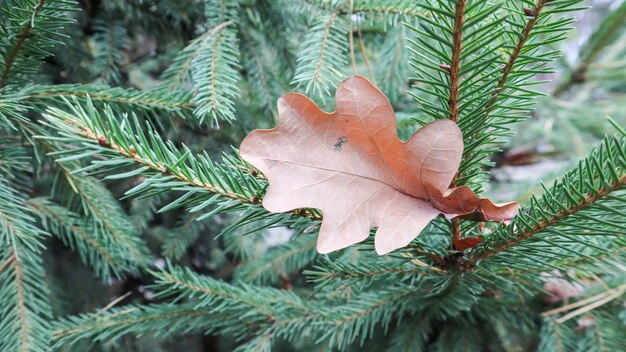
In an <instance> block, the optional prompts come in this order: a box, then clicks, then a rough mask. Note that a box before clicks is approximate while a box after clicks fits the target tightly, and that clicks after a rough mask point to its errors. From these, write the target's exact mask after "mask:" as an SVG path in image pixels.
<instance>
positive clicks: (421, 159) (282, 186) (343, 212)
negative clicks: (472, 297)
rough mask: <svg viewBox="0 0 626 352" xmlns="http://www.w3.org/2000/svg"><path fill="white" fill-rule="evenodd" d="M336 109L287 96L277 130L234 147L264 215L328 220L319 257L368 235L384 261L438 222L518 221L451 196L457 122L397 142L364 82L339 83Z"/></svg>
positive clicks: (509, 206)
mask: <svg viewBox="0 0 626 352" xmlns="http://www.w3.org/2000/svg"><path fill="white" fill-rule="evenodd" d="M336 102H337V110H336V111H335V112H333V113H326V112H324V111H322V110H321V109H320V108H319V107H318V106H317V105H315V103H314V102H313V101H311V100H310V99H309V98H307V97H306V96H304V95H302V94H298V93H288V94H285V95H283V96H282V97H281V98H280V99H279V100H278V111H279V123H278V127H276V128H274V129H271V130H256V131H253V132H252V133H250V134H249V135H248V136H247V137H246V138H245V140H244V141H243V142H242V144H241V148H240V149H241V156H242V157H243V158H244V159H245V160H246V161H247V162H249V163H250V164H252V165H254V166H255V167H256V168H258V169H259V170H260V171H261V172H263V173H264V174H265V175H266V176H267V179H268V181H269V188H268V190H267V193H266V194H265V196H264V197H263V200H262V202H263V206H264V207H265V208H266V209H267V210H269V211H271V212H286V211H292V210H294V209H299V208H317V209H320V210H321V211H322V212H323V213H324V218H323V221H322V226H321V229H320V233H319V237H318V241H317V250H318V251H319V252H320V253H328V252H332V251H335V250H338V249H341V248H345V247H348V246H350V245H352V244H355V243H357V242H360V241H363V240H365V239H366V238H367V237H368V236H369V232H370V229H371V228H372V227H377V228H378V229H377V231H376V237H375V241H374V242H375V247H376V251H377V252H378V253H379V254H385V253H389V252H391V251H393V250H395V249H398V248H401V247H404V246H406V245H407V244H409V242H411V241H412V240H413V239H414V238H415V237H416V236H417V235H419V233H420V232H421V231H422V230H423V229H424V228H425V227H426V225H428V223H429V222H430V221H431V220H432V219H434V218H435V217H436V216H438V215H440V214H442V215H444V216H445V217H447V218H454V217H463V216H469V217H472V218H473V219H476V220H481V221H501V220H510V219H511V218H512V217H514V216H515V215H516V214H517V208H518V205H517V203H506V204H501V205H497V204H494V203H493V202H491V201H490V200H488V199H481V198H478V197H477V196H476V195H475V194H474V192H473V191H472V190H471V189H470V188H468V187H466V186H462V187H457V188H451V189H449V188H448V187H449V186H450V183H451V182H452V179H453V178H454V175H455V174H456V172H457V170H458V168H459V165H460V163H461V156H462V155H463V135H462V134H461V130H460V129H459V127H458V126H457V125H456V123H454V122H452V121H450V120H438V121H435V122H431V123H429V124H428V125H426V126H424V127H422V128H421V129H420V130H419V131H417V132H416V133H415V134H414V135H413V137H411V139H409V140H408V141H407V142H406V143H405V142H401V141H400V140H399V139H398V134H397V131H396V119H395V114H394V112H393V109H392V107H391V104H390V103H389V101H388V100H387V98H386V97H385V96H384V95H383V93H382V92H381V91H380V90H378V88H376V87H375V86H374V85H373V84H372V83H371V82H370V81H368V80H367V79H365V78H364V77H360V76H354V77H351V78H348V79H346V80H344V81H343V82H341V84H339V86H338V87H337V93H336ZM346 143H349V146H350V148H345V146H346V145H348V144H346Z"/></svg>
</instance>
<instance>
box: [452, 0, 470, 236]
mask: <svg viewBox="0 0 626 352" xmlns="http://www.w3.org/2000/svg"><path fill="white" fill-rule="evenodd" d="M466 6H467V0H458V1H457V3H456V9H455V12H454V29H453V31H452V58H451V59H450V100H449V101H448V108H449V110H450V120H452V121H454V122H456V123H458V122H459V73H460V71H461V54H462V51H463V23H464V22H465V17H464V15H465V7H466ZM457 176H458V175H457ZM456 179H457V177H456V176H455V178H454V180H453V181H452V185H453V186H455V185H456ZM450 230H451V231H452V243H454V242H455V241H459V240H461V239H462V236H461V222H460V220H459V219H452V221H451V223H450ZM453 246H454V244H453Z"/></svg>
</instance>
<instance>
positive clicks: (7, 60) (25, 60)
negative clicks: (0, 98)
mask: <svg viewBox="0 0 626 352" xmlns="http://www.w3.org/2000/svg"><path fill="white" fill-rule="evenodd" d="M75 6H76V3H75V2H74V1H73V0H25V1H20V2H17V1H14V0H12V1H5V2H4V3H3V4H0V11H1V12H2V13H4V15H5V16H4V18H3V19H2V26H0V34H1V35H2V36H3V37H4V38H6V44H7V45H3V46H0V56H2V62H1V63H0V69H1V73H0V88H3V87H5V86H7V85H8V84H9V83H11V82H12V81H13V80H14V79H15V78H16V77H17V76H19V75H28V74H33V73H36V72H37V69H38V67H39V65H40V63H41V61H43V59H45V58H46V57H48V56H49V55H50V54H49V53H48V52H47V51H46V50H49V49H51V48H53V47H54V46H56V45H62V43H61V42H59V41H58V40H56V39H54V36H56V35H60V32H61V30H62V29H63V27H65V26H66V25H67V24H69V23H71V22H72V21H73V20H72V19H70V18H68V17H66V16H65V12H67V11H74V10H75Z"/></svg>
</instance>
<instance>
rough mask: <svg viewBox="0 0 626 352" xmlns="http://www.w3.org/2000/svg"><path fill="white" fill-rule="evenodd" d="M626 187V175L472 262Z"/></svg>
mask: <svg viewBox="0 0 626 352" xmlns="http://www.w3.org/2000/svg"><path fill="white" fill-rule="evenodd" d="M624 186H626V175H623V176H622V177H620V178H619V179H618V180H617V181H615V182H611V183H610V184H609V186H608V187H606V188H601V189H599V190H598V191H597V193H594V194H589V195H587V196H586V197H584V198H582V199H580V200H579V201H578V204H577V205H575V206H570V207H567V208H566V209H563V210H560V211H559V212H558V213H556V214H555V215H554V216H550V217H548V218H547V219H545V220H541V221H539V222H538V223H535V224H533V225H531V226H530V227H527V228H525V229H524V230H522V231H521V232H520V233H519V234H517V235H516V236H515V237H513V238H510V239H509V240H508V241H506V242H505V243H502V244H500V245H498V246H497V247H494V248H491V249H488V250H485V251H482V252H480V253H477V254H476V255H475V256H472V260H474V261H479V260H483V259H487V258H490V257H492V256H494V255H496V254H498V253H500V252H503V251H506V250H507V249H509V248H510V247H513V246H515V245H517V244H518V243H519V242H521V241H524V240H526V239H529V238H530V237H532V236H533V235H535V234H537V233H540V232H542V231H544V230H545V229H547V228H548V227H550V226H554V225H556V224H558V223H559V222H561V221H563V220H564V219H566V218H567V217H568V216H570V215H572V214H575V213H577V212H579V211H581V210H584V209H587V208H588V207H589V206H591V205H593V204H594V203H595V202H596V201H598V200H600V199H603V198H605V197H606V196H608V195H609V194H611V193H613V192H616V191H618V190H621V189H622V188H624Z"/></svg>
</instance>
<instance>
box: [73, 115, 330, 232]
mask: <svg viewBox="0 0 626 352" xmlns="http://www.w3.org/2000/svg"><path fill="white" fill-rule="evenodd" d="M77 127H78V128H79V129H80V131H81V134H82V137H84V138H87V139H90V140H92V141H94V142H96V143H98V145H99V147H100V148H107V149H110V150H113V151H115V152H116V153H117V154H119V155H121V156H122V157H124V158H127V159H131V160H132V161H134V162H135V163H136V164H138V165H141V166H145V167H148V168H149V169H151V170H153V171H156V172H159V173H161V174H163V175H166V176H172V177H174V178H176V179H177V180H179V181H182V182H185V183H187V184H188V185H190V186H193V187H198V188H203V189H206V190H207V191H209V192H211V193H214V194H217V195H220V196H222V197H226V198H230V199H233V200H237V201H240V202H242V203H245V204H249V205H258V204H259V202H260V200H259V199H256V197H252V198H250V197H248V196H246V195H244V194H238V193H234V192H231V191H229V190H227V189H224V188H222V187H220V186H218V185H214V184H209V183H206V182H203V181H202V180H199V179H197V178H193V179H192V178H189V177H187V175H185V174H184V173H181V172H176V170H172V169H170V168H168V167H167V166H166V165H158V164H155V163H154V162H153V161H151V160H149V159H146V158H142V157H141V156H140V155H139V154H137V153H129V152H127V151H126V150H125V149H124V148H123V147H121V146H119V145H117V144H115V142H114V141H106V142H105V141H103V140H102V139H101V137H100V136H98V135H97V133H96V132H95V131H92V130H90V129H89V128H88V127H87V126H85V125H82V124H81V125H80V126H77ZM103 142H105V143H103ZM291 213H292V214H294V215H296V216H300V217H307V218H309V219H311V220H321V219H322V216H321V215H319V214H317V213H314V212H310V211H308V210H306V209H297V210H294V211H291Z"/></svg>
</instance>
